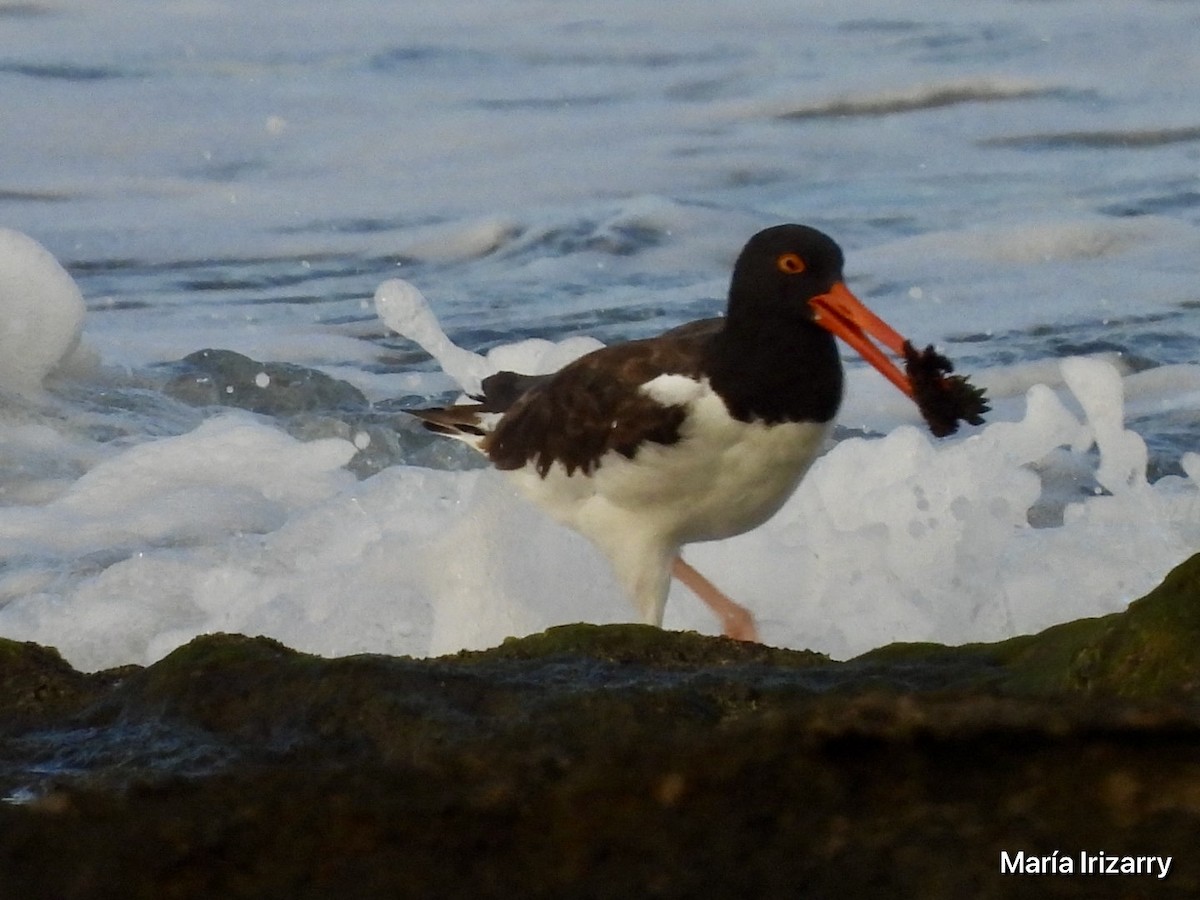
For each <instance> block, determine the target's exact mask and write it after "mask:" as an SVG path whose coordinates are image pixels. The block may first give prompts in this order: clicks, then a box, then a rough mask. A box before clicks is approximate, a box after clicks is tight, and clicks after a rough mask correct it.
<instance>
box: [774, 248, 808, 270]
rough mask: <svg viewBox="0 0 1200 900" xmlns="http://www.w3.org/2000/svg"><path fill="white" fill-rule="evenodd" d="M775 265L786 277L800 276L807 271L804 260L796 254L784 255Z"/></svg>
mask: <svg viewBox="0 0 1200 900" xmlns="http://www.w3.org/2000/svg"><path fill="white" fill-rule="evenodd" d="M775 265H776V266H778V267H779V271H780V272H782V273H783V274H784V275H799V274H800V273H801V272H803V271H804V269H805V265H804V260H803V259H801V257H800V256H799V254H796V253H784V254H783V255H782V256H780V257H779V259H777V260H775Z"/></svg>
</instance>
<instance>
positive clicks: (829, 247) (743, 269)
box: [729, 225, 845, 318]
mask: <svg viewBox="0 0 1200 900" xmlns="http://www.w3.org/2000/svg"><path fill="white" fill-rule="evenodd" d="M844 261H845V260H844V257H843V256H842V248H841V247H839V246H838V245H837V244H836V243H835V242H834V240H833V238H831V237H829V235H827V234H825V233H824V232H821V231H818V230H817V229H815V228H809V227H808V226H807V225H775V226H774V227H772V228H767V229H765V230H763V231H760V232H759V233H758V234H756V235H754V237H752V238H750V240H749V241H748V242H747V243H746V246H745V247H744V248H743V249H742V252H741V254H740V255H739V256H738V259H737V262H736V263H735V264H734V267H733V280H732V282H731V283H730V286H729V315H730V317H731V318H736V317H738V316H739V315H742V314H750V315H753V316H755V317H758V316H763V315H767V314H769V313H772V312H773V313H776V314H783V315H784V316H787V317H789V318H791V317H802V318H812V310H811V308H810V307H809V304H808V301H809V300H811V299H812V298H813V297H815V296H817V295H818V294H823V293H825V292H826V291H828V290H829V289H830V288H831V287H832V286H833V285H834V284H836V283H837V282H839V281H841V280H842V266H843V264H844Z"/></svg>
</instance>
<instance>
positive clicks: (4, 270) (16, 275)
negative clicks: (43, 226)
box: [0, 228, 84, 393]
mask: <svg viewBox="0 0 1200 900" xmlns="http://www.w3.org/2000/svg"><path fill="white" fill-rule="evenodd" d="M83 315H84V306H83V295H82V294H80V293H79V288H78V287H77V286H76V285H75V282H74V280H73V279H72V278H71V276H70V275H68V274H67V272H66V270H65V269H63V267H62V266H61V265H59V263H58V260H56V259H55V258H54V257H53V256H52V255H51V254H50V253H49V252H48V251H47V250H46V249H45V248H44V247H42V245H41V244H39V243H37V241H35V240H33V238H31V237H29V236H27V235H24V234H21V233H20V232H17V231H13V230H11V229H7V228H0V391H12V392H17V393H28V392H29V391H33V390H37V389H40V388H41V386H42V382H43V380H44V379H45V378H46V376H47V375H49V374H50V373H51V372H53V371H54V370H55V369H57V368H58V367H59V366H60V365H61V364H62V363H63V361H64V360H66V358H67V357H68V356H69V355H70V354H71V353H72V352H73V351H74V350H75V348H76V345H77V344H78V343H79V335H80V332H81V331H82V329H83Z"/></svg>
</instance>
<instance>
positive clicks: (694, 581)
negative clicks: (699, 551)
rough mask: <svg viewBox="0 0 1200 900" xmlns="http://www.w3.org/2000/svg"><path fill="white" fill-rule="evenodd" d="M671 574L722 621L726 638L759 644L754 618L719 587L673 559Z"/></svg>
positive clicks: (681, 558)
mask: <svg viewBox="0 0 1200 900" xmlns="http://www.w3.org/2000/svg"><path fill="white" fill-rule="evenodd" d="M671 574H672V575H674V576H675V577H676V578H678V579H679V580H680V581H681V582H682V583H683V584H684V585H685V586H686V587H687V588H688V589H689V590H691V591H692V593H694V594H695V595H696V596H697V597H699V598H700V599H701V600H703V601H704V604H705V605H706V606H707V607H708V608H709V609H711V610H712V611H713V612H714V613H716V615H717V618H718V619H720V620H721V630H722V633H723V634H724V635H725V636H726V637H731V638H733V639H734V640H737V641H754V642H756V643H757V642H758V626H757V625H755V623H754V614H753V613H752V612H750V610H748V609H746V607H744V606H742V605H741V604H740V603H737V602H735V601H733V600H731V599H730V598H729V596H728V595H727V594H726V593H725V592H724V591H722V590H721V589H720V588H719V587H717V586H716V585H715V584H713V583H712V582H711V581H709V580H708V579H707V578H705V577H704V576H703V575H701V574H700V573H699V572H697V571H696V570H695V569H693V568H692V567H691V566H689V565H688V564H687V563H685V562H684V561H683V557H682V556H676V557H675V562H674V563H672V565H671Z"/></svg>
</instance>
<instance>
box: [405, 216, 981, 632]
mask: <svg viewBox="0 0 1200 900" xmlns="http://www.w3.org/2000/svg"><path fill="white" fill-rule="evenodd" d="M842 266H843V256H842V251H841V248H840V247H838V245H837V244H836V243H835V242H834V241H833V239H832V238H830V237H828V236H827V235H825V234H823V233H822V232H820V231H817V230H816V229H814V228H809V227H807V226H804V225H778V226H776V227H773V228H768V229H766V230H765V231H761V232H759V233H758V234H756V235H755V236H754V237H753V238H751V239H750V241H749V243H747V244H746V246H745V248H744V249H743V250H742V252H741V254H740V255H739V257H738V259H737V263H736V264H735V266H734V270H733V278H732V281H731V283H730V287H729V303H728V309H727V312H726V315H725V316H724V317H723V318H717V319H706V320H703V321H699V322H692V323H690V324H687V325H683V326H680V327H678V328H675V329H672V330H671V331H668V332H666V333H664V334H662V335H660V336H658V337H655V338H649V339H645V340H636V341H630V342H628V343H623V344H615V345H612V346H609V347H604V348H602V349H599V350H596V351H593V352H592V353H589V354H587V355H586V356H583V357H581V358H580V359H577V360H576V361H575V362H573V363H570V364H569V365H567V366H565V367H564V368H562V369H560V370H559V371H558V372H556V373H554V374H551V375H537V376H534V375H521V374H517V373H512V372H502V373H498V374H496V375H493V376H491V377H489V378H487V379H484V381H483V385H482V387H483V391H482V396H479V397H477V398H475V399H476V400H478V402H476V403H471V404H465V405H456V406H450V407H444V408H438V409H423V410H412V413H413V414H414V415H416V416H418V417H420V418H421V419H422V420H424V423H425V425H426V427H427V428H429V429H430V430H432V431H435V432H438V433H441V434H446V435H450V436H453V437H455V438H458V439H460V440H464V441H466V442H467V443H468V444H470V445H471V446H473V447H475V448H476V449H477V450H478V451H479V452H481V453H483V454H484V455H485V456H486V457H487V458H488V459H489V460H490V461H491V462H492V464H493V465H495V466H496V467H497V468H498V469H501V470H504V471H505V472H507V473H508V474H509V475H510V476H511V477H512V478H513V480H514V481H515V483H516V484H517V486H518V488H519V489H520V490H521V492H522V493H524V494H525V495H526V496H527V497H528V498H529V499H531V500H532V501H533V502H534V503H536V504H537V505H539V506H541V507H542V508H543V509H545V510H546V511H547V512H548V513H549V514H550V515H551V516H553V517H554V518H555V519H557V520H558V521H560V522H562V523H563V524H566V525H568V526H570V527H571V528H574V529H576V530H577V531H579V532H581V533H582V534H584V535H585V536H587V537H588V538H590V539H591V540H592V541H593V542H594V543H595V544H596V545H597V546H598V547H599V548H600V549H601V550H602V551H603V552H604V553H605V554H606V555H607V556H608V558H609V560H610V561H611V562H612V565H613V567H614V569H615V571H616V574H617V578H618V580H619V581H620V582H621V584H622V585H623V587H624V588H625V590H626V591H627V592H628V594H629V596H630V597H631V598H632V600H633V602H634V604H635V606H636V607H637V609H638V611H639V613H640V614H641V617H642V619H643V620H644V621H645V622H647V623H650V624H654V625H658V626H661V625H662V618H663V609H664V607H665V605H666V601H667V591H668V589H669V587H670V579H671V576H672V575H674V576H675V577H676V578H678V579H679V580H680V581H681V582H683V583H684V584H685V585H687V587H689V588H690V589H691V590H692V591H694V592H695V593H696V594H697V595H698V596H699V597H700V599H701V600H703V601H704V602H705V603H706V604H708V606H709V607H711V608H712V610H713V611H714V612H715V613H716V615H717V616H718V617H719V618H720V620H721V622H722V625H723V630H724V633H725V634H726V635H728V636H730V637H734V638H739V639H742V640H756V639H757V637H758V632H757V629H756V627H755V623H754V618H753V616H752V615H751V613H750V612H749V611H748V610H746V609H745V608H744V607H742V606H740V605H739V604H737V603H735V602H734V601H733V600H731V599H730V598H729V597H727V596H726V595H725V594H724V593H723V592H722V591H721V590H720V589H719V588H717V587H716V586H715V585H714V584H713V583H712V582H710V581H709V580H708V579H707V578H705V577H704V576H703V575H701V574H700V573H699V572H697V571H696V570H695V569H694V568H692V567H691V566H690V565H688V564H687V563H686V562H684V561H683V558H682V557H681V556H680V549H681V548H682V547H683V545H684V544H688V543H691V542H693V541H711V540H718V539H721V538H726V537H731V536H732V535H736V534H740V533H742V532H744V531H749V530H750V529H752V528H755V527H756V526H758V525H760V524H762V523H763V522H765V521H766V520H767V519H769V518H770V517H771V516H772V515H773V514H774V513H775V512H776V511H777V510H778V509H779V508H780V507H781V506H782V505H783V503H784V501H785V500H787V498H788V497H789V496H791V494H792V492H793V491H794V490H795V489H796V486H797V485H798V484H799V483H800V479H801V478H803V477H804V474H805V472H807V471H808V468H809V466H810V465H811V464H812V462H813V460H814V459H815V458H816V456H817V455H818V453H819V452H820V450H821V448H822V445H823V443H824V441H825V439H826V436H827V435H828V433H829V430H830V428H831V427H832V424H833V419H834V416H835V415H836V413H837V411H838V406H839V405H840V403H841V399H842V380H843V379H842V365H841V361H840V360H839V358H838V349H837V345H836V342H835V340H834V336H835V335H836V336H837V337H840V338H842V339H843V340H845V341H846V342H847V343H848V344H850V346H852V347H853V348H854V349H855V350H857V351H858V352H859V353H860V354H862V356H863V357H864V358H865V359H866V360H867V361H868V362H870V363H871V364H872V365H873V366H875V368H877V369H878V370H879V371H880V372H882V373H883V375H884V376H885V377H887V378H888V379H889V380H890V381H891V382H892V383H893V384H895V385H896V386H897V387H898V388H900V390H902V391H904V392H905V393H907V394H908V395H910V396H912V397H913V398H914V399H915V400H916V401H917V403H918V405H919V406H920V408H921V410H922V412H923V413H924V414H925V416H926V419H927V421H928V422H929V424H930V427H931V428H932V430H933V431H934V433H935V434H948V433H950V432H952V431H954V430H955V429H956V428H957V424H958V420H959V419H964V420H967V421H970V422H972V423H978V422H980V421H982V419H981V414H982V413H983V412H984V411H986V409H987V406H986V404H985V403H984V400H983V395H982V392H980V391H978V390H977V389H975V388H973V387H971V386H970V385H969V384H968V383H967V381H966V379H964V378H961V377H959V376H952V377H948V375H947V373H949V372H950V371H951V366H950V363H949V362H948V361H947V360H946V359H945V357H942V356H940V355H939V354H937V353H935V352H934V350H933V348H932V347H929V348H927V349H926V350H925V351H922V352H918V351H916V350H914V349H913V347H912V345H911V344H909V343H908V342H906V341H905V339H904V338H903V337H901V336H900V335H899V334H898V333H896V332H895V331H894V330H893V329H892V328H891V327H889V326H888V325H887V324H886V323H884V322H883V321H882V320H881V319H880V318H879V317H877V316H876V315H874V314H873V313H872V312H871V311H870V310H868V309H867V308H866V307H865V306H864V305H863V304H862V303H861V302H859V300H858V299H857V298H855V296H854V295H853V294H852V293H851V292H850V291H849V289H847V287H846V285H845V283H844V282H843V278H842ZM871 337H874V338H875V339H876V340H878V341H880V342H881V343H882V345H883V347H884V348H886V349H887V350H891V351H892V352H893V353H895V354H898V355H900V356H902V357H904V359H905V370H901V369H900V368H899V367H898V366H897V365H896V364H895V363H894V362H892V360H891V359H890V358H889V357H888V355H887V353H886V352H885V350H884V349H881V348H880V347H879V346H877V345H876V344H874V343H872V341H871Z"/></svg>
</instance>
